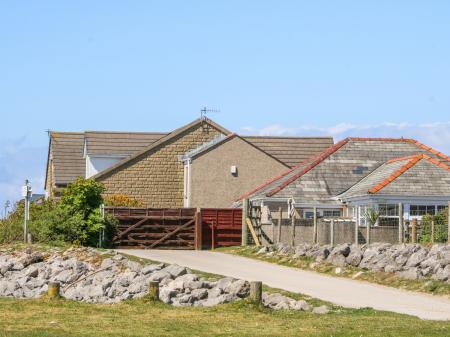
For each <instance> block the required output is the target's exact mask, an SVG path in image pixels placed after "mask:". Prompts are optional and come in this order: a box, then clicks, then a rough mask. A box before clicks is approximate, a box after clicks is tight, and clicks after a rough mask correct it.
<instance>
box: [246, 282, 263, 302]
mask: <svg viewBox="0 0 450 337" xmlns="http://www.w3.org/2000/svg"><path fill="white" fill-rule="evenodd" d="M249 297H250V300H251V301H252V302H254V303H256V304H261V302H262V282H260V281H254V282H250V295H249Z"/></svg>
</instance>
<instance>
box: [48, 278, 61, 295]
mask: <svg viewBox="0 0 450 337" xmlns="http://www.w3.org/2000/svg"><path fill="white" fill-rule="evenodd" d="M59 290H60V284H59V282H49V283H48V290H47V294H48V297H49V298H51V299H55V298H59V297H60V296H61V295H60V293H59Z"/></svg>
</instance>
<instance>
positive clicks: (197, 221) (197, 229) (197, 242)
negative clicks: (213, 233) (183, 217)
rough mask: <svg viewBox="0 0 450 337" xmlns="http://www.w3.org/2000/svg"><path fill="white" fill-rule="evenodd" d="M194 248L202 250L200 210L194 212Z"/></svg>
mask: <svg viewBox="0 0 450 337" xmlns="http://www.w3.org/2000/svg"><path fill="white" fill-rule="evenodd" d="M195 249H196V250H202V211H201V209H200V208H197V212H195Z"/></svg>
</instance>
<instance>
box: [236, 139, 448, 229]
mask: <svg viewBox="0 0 450 337" xmlns="http://www.w3.org/2000/svg"><path fill="white" fill-rule="evenodd" d="M244 198H248V199H249V200H251V201H252V202H253V203H254V204H257V205H261V206H263V209H264V210H265V213H268V214H270V213H272V212H275V211H278V209H279V207H282V209H284V210H285V211H286V210H289V213H290V210H292V209H294V208H295V209H296V210H297V213H298V214H299V215H300V216H301V217H303V218H311V217H313V215H314V210H316V212H317V214H318V216H322V217H351V218H353V219H354V220H355V221H357V222H358V224H360V225H364V223H365V213H366V210H367V209H368V208H374V209H376V210H377V211H378V212H379V214H380V218H379V222H378V224H379V225H383V224H392V223H395V224H398V221H399V216H400V204H402V212H403V216H404V218H405V219H406V220H410V219H413V218H420V217H421V216H422V215H424V214H436V213H437V212H439V211H440V210H441V209H443V208H445V207H446V206H447V205H448V201H449V200H450V157H449V156H447V155H445V154H443V153H441V152H439V151H436V150H434V149H432V148H430V147H429V146H426V145H424V144H422V143H420V142H418V141H416V140H413V139H403V138H398V139H395V138H347V139H344V140H342V141H340V142H338V143H337V144H335V145H333V146H331V147H330V148H328V149H326V150H325V151H323V152H322V153H320V154H319V155H317V156H316V157H314V158H311V159H309V160H306V161H305V162H303V163H301V164H299V165H297V166H295V167H293V168H291V169H289V170H286V171H285V172H284V173H282V174H281V175H279V176H276V177H275V178H273V179H271V180H269V181H268V182H266V183H264V184H262V185H260V186H257V187H255V188H254V189H253V190H250V191H249V192H248V193H246V194H245V195H243V196H241V198H239V200H243V199H244Z"/></svg>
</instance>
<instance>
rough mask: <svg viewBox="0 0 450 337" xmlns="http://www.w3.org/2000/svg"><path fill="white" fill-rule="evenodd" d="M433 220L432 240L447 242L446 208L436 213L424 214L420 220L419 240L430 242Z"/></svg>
mask: <svg viewBox="0 0 450 337" xmlns="http://www.w3.org/2000/svg"><path fill="white" fill-rule="evenodd" d="M432 221H434V242H447V236H448V231H447V228H448V227H447V226H448V210H447V209H444V210H442V211H441V212H439V213H438V214H437V215H428V214H427V215H424V216H423V217H422V220H421V221H420V234H419V239H418V241H419V242H422V243H430V242H432V240H431V223H432Z"/></svg>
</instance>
